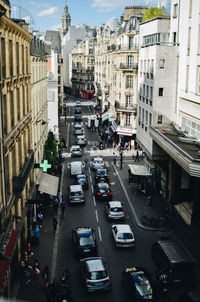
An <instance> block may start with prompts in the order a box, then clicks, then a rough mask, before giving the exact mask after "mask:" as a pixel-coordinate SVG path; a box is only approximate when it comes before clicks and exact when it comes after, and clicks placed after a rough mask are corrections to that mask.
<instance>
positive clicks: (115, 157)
mask: <svg viewBox="0 0 200 302" xmlns="http://www.w3.org/2000/svg"><path fill="white" fill-rule="evenodd" d="M112 157H113V163H114V165H115V166H116V160H117V155H116V153H115V152H113V156H112Z"/></svg>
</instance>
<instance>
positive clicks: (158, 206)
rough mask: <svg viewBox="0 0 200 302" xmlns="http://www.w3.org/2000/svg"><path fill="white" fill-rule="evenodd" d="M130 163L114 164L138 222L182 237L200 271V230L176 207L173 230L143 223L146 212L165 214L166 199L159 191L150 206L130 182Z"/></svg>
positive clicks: (151, 214) (140, 225) (155, 215)
mask: <svg viewBox="0 0 200 302" xmlns="http://www.w3.org/2000/svg"><path fill="white" fill-rule="evenodd" d="M141 163H142V162H141ZM128 164H129V162H125V161H124V162H123V169H120V168H119V167H118V166H113V168H114V170H115V172H116V173H117V174H118V176H119V180H120V183H121V186H122V189H124V192H125V195H126V198H127V201H128V203H129V205H130V207H131V209H132V212H133V216H134V217H133V218H134V220H135V222H136V224H137V225H138V226H139V227H141V228H143V229H145V230H149V231H160V234H161V236H169V237H170V238H178V239H180V240H181V241H182V242H183V243H184V245H185V246H186V247H187V249H188V251H189V252H190V253H191V255H192V256H193V258H194V259H195V260H196V263H197V267H198V270H199V271H200V241H199V238H200V230H197V229H194V228H192V227H191V226H189V225H187V224H186V223H185V221H184V220H183V219H182V218H181V216H180V215H179V214H178V213H177V211H176V209H175V208H173V209H172V212H171V213H170V218H171V222H172V225H173V230H172V229H170V228H162V229H160V228H152V227H148V226H145V225H143V224H142V223H141V217H142V216H143V215H144V214H145V213H147V214H148V215H149V216H152V217H155V218H159V217H160V216H162V215H163V212H164V209H165V207H166V201H165V199H164V198H163V197H162V196H161V195H160V194H159V193H155V194H154V198H153V206H152V207H149V206H148V205H147V197H146V196H145V195H144V193H142V192H140V191H139V190H138V185H137V184H134V183H130V184H129V181H128ZM126 192H127V193H126Z"/></svg>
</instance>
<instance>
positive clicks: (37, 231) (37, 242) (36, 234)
mask: <svg viewBox="0 0 200 302" xmlns="http://www.w3.org/2000/svg"><path fill="white" fill-rule="evenodd" d="M34 234H35V237H34V238H35V245H36V246H38V245H39V243H40V228H39V226H38V225H37V226H36V228H35V232H34Z"/></svg>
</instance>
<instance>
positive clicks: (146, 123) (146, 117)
mask: <svg viewBox="0 0 200 302" xmlns="http://www.w3.org/2000/svg"><path fill="white" fill-rule="evenodd" d="M145 125H148V111H146V112H145Z"/></svg>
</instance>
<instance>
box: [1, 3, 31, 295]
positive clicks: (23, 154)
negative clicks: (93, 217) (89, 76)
mask: <svg viewBox="0 0 200 302" xmlns="http://www.w3.org/2000/svg"><path fill="white" fill-rule="evenodd" d="M0 4H1V18H0V32H1V38H0V49H1V104H2V105H1V149H0V151H1V171H2V173H1V187H0V188H1V200H0V214H1V220H0V231H1V237H0V238H1V239H0V255H1V257H0V272H1V275H0V295H2V296H8V297H9V296H10V291H11V287H12V283H13V279H14V274H15V270H14V269H13V267H14V266H15V264H16V263H18V261H20V258H21V250H22V247H23V245H24V243H25V240H26V236H27V228H26V207H25V204H26V201H27V198H28V194H29V189H30V186H31V184H32V183H33V177H32V176H30V173H31V169H32V167H33V164H34V151H33V145H32V115H31V83H30V79H31V75H30V73H31V69H30V42H31V40H32V36H31V35H30V34H29V33H28V27H27V24H26V23H25V22H24V21H22V20H13V19H12V20H11V19H10V3H9V1H8V0H4V1H2V0H1V1H0ZM7 257H8V258H9V260H10V261H7V262H6V265H5V261H6V260H5V258H7Z"/></svg>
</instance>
